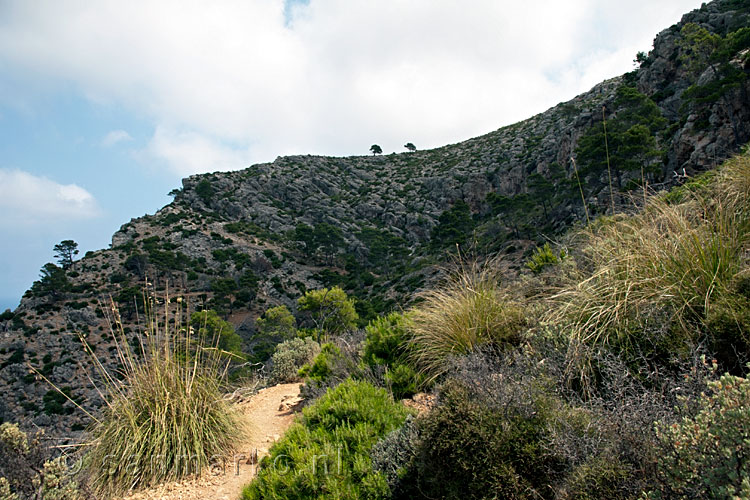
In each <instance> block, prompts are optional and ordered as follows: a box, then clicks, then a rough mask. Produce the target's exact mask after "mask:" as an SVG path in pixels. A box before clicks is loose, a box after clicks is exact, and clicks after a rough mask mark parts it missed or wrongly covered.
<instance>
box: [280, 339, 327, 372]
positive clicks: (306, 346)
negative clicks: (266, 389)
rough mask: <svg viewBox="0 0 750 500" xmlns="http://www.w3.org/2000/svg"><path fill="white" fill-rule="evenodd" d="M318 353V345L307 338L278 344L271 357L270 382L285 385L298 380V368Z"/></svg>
mask: <svg viewBox="0 0 750 500" xmlns="http://www.w3.org/2000/svg"><path fill="white" fill-rule="evenodd" d="M319 352H320V344H318V343H317V342H315V341H314V340H313V339H311V338H309V337H305V338H294V339H290V340H286V341H284V342H282V343H280V344H278V345H277V346H276V348H275V349H274V353H273V355H272V356H271V375H270V379H271V381H272V382H274V383H287V382H296V381H298V380H300V375H299V373H298V372H299V370H300V368H302V367H303V366H304V365H305V364H307V363H309V362H311V361H312V360H313V359H315V356H317V354H318V353H319Z"/></svg>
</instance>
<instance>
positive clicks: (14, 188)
mask: <svg viewBox="0 0 750 500" xmlns="http://www.w3.org/2000/svg"><path fill="white" fill-rule="evenodd" d="M700 3H701V2H700V0H659V1H654V0H629V1H628V2H622V1H616V0H565V1H560V0H526V1H518V0H513V1H508V0H469V1H467V0H378V1H372V0H213V1H208V0H205V1H201V0H187V1H186V0H179V1H178V0H174V1H170V0H131V1H127V2H123V1H122V0H114V1H111V0H97V1H96V2H92V1H89V0H34V1H29V0H18V1H14V0H0V235H1V237H0V310H3V309H5V308H6V307H10V308H14V307H16V306H17V304H18V301H19V300H20V297H21V295H22V294H23V292H24V291H25V290H26V289H28V288H29V287H30V286H31V284H32V282H33V281H34V280H35V279H38V277H39V269H40V268H41V267H42V266H43V265H44V264H45V263H46V262H52V261H54V257H53V250H52V248H53V247H54V245H55V244H57V243H59V242H60V241H62V240H65V239H73V240H75V241H76V242H78V244H79V248H80V250H81V255H83V253H85V252H86V251H88V250H97V249H101V248H107V247H108V246H109V244H110V242H111V236H112V234H113V233H114V232H115V231H117V229H118V228H119V227H120V226H121V225H122V224H124V223H126V222H128V221H129V220H130V219H131V218H133V217H140V216H142V215H144V214H146V213H154V212H155V211H157V210H158V209H159V208H161V207H163V206H164V205H166V204H167V203H169V202H170V201H171V198H170V197H169V196H168V195H167V193H169V191H171V190H172V189H174V188H176V187H180V185H181V184H180V183H181V179H182V178H184V177H186V176H188V175H192V174H196V173H203V172H214V171H220V170H223V171H225V170H237V169H241V168H245V167H248V166H250V165H252V164H254V163H260V162H268V161H273V160H274V159H275V158H276V157H278V156H283V155H289V154H324V155H334V156H348V155H360V154H362V155H366V154H369V148H370V145H372V144H379V145H380V146H381V147H382V149H383V151H384V152H385V153H386V154H387V153H390V152H392V151H395V152H401V151H404V148H403V144H405V143H406V142H412V143H414V144H415V145H416V146H417V147H418V148H419V149H428V148H433V147H438V146H441V145H445V144H451V143H456V142H459V141H462V140H465V139H468V138H471V137H475V136H477V135H481V134H484V133H487V132H490V131H492V130H495V129H497V128H499V127H501V126H504V125H509V124H512V123H515V122H517V121H519V120H522V119H524V118H528V117H530V116H533V115H534V114H536V113H540V112H542V111H544V110H546V109H548V108H550V107H552V106H554V105H556V104H558V103H559V102H563V101H567V100H569V99H572V98H573V97H575V96H576V95H578V94H580V93H582V92H585V91H587V90H589V89H590V88H591V87H592V86H594V85H595V84H597V83H598V82H600V81H602V80H604V79H607V78H611V77H614V76H617V75H620V74H622V73H625V72H627V71H630V70H632V69H633V67H634V64H633V59H634V57H635V54H636V53H637V52H638V51H648V50H649V49H650V48H651V47H652V42H653V38H654V36H655V35H656V34H657V33H658V32H659V31H661V30H662V29H665V28H667V27H669V26H671V25H672V24H674V23H676V22H678V21H679V20H680V18H681V16H682V14H683V13H686V12H688V11H690V10H692V9H695V8H698V7H700Z"/></svg>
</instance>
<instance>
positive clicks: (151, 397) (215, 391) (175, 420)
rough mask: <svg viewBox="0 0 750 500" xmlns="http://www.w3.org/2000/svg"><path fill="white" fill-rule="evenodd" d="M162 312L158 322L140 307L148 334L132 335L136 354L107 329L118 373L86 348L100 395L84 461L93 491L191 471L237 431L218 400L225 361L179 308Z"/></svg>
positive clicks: (226, 446)
mask: <svg viewBox="0 0 750 500" xmlns="http://www.w3.org/2000/svg"><path fill="white" fill-rule="evenodd" d="M151 300H153V299H151ZM150 302H151V301H150ZM166 314H167V313H165V317H164V318H163V322H159V321H158V319H157V318H156V317H155V316H153V315H152V314H150V313H149V312H148V311H147V312H146V317H147V318H148V325H147V330H148V332H149V335H147V336H146V337H145V338H144V337H140V338H138V339H136V342H137V343H138V344H139V349H143V351H144V352H145V357H143V358H140V357H137V356H136V355H135V353H134V351H133V348H132V347H131V346H130V343H129V342H128V340H127V337H126V334H125V332H124V330H123V329H122V327H120V329H119V330H118V331H113V332H112V335H113V336H114V337H115V339H116V342H117V346H118V352H121V353H122V354H121V359H122V360H123V367H122V372H121V373H118V374H110V373H109V372H107V370H106V369H105V368H104V366H102V364H101V362H100V361H99V359H98V358H97V357H96V356H95V355H94V354H93V351H92V350H91V349H90V348H89V349H87V350H88V352H89V354H90V355H91V359H92V361H93V362H94V364H95V366H96V369H97V370H98V372H99V373H100V374H101V375H102V377H103V378H104V381H105V383H106V388H105V390H104V393H105V395H106V397H105V405H104V407H103V408H102V414H101V416H100V417H99V419H98V421H97V422H96V423H95V424H94V426H93V428H92V429H91V440H90V441H89V443H87V444H88V446H87V453H86V456H85V466H86V469H87V472H88V474H89V476H90V478H91V482H92V486H93V487H94V489H95V490H96V491H97V492H98V493H99V494H100V495H102V496H104V497H107V498H109V497H112V496H116V495H118V494H121V493H123V492H124V491H127V490H129V489H130V488H139V487H146V486H149V485H153V484H155V483H158V482H162V481H167V480H175V479H181V478H183V477H185V476H187V475H190V474H194V473H197V472H198V471H200V470H202V469H203V468H204V467H206V466H207V465H208V464H209V462H210V461H211V460H212V459H213V458H214V457H216V456H224V454H225V453H228V452H229V451H230V450H231V449H232V447H233V445H234V443H236V442H237V441H236V440H237V437H238V436H239V435H240V434H241V432H242V428H243V427H242V423H241V421H240V420H239V418H238V416H237V414H236V413H235V410H234V409H233V408H232V407H230V406H229V403H228V402H227V401H226V400H224V399H223V398H222V395H223V390H222V388H223V383H224V380H225V379H224V378H223V377H224V375H225V374H226V368H227V361H226V359H224V358H223V357H222V356H221V355H220V353H218V352H217V351H216V350H215V349H212V348H211V346H207V345H205V344H202V343H201V342H200V339H199V340H198V341H196V340H195V339H193V338H191V336H190V335H189V334H188V329H187V328H186V327H185V326H183V325H184V323H182V319H183V317H182V313H181V311H178V312H177V313H175V315H174V317H172V318H170V317H166ZM170 320H171V321H170ZM113 323H114V322H113ZM172 323H174V327H170V326H169V325H171V324H172ZM116 324H118V325H121V323H120V322H119V320H118V321H117V322H116ZM119 378H122V380H119Z"/></svg>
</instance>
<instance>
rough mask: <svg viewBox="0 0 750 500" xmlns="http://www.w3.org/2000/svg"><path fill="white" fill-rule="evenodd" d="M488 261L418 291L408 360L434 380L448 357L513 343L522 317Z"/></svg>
mask: <svg viewBox="0 0 750 500" xmlns="http://www.w3.org/2000/svg"><path fill="white" fill-rule="evenodd" d="M490 266H491V264H489V265H484V266H481V265H479V264H476V263H472V264H465V265H462V267H461V268H460V269H459V270H458V271H456V272H453V273H452V274H451V275H450V276H449V277H448V279H447V280H446V282H445V283H444V284H443V285H442V286H440V287H438V288H435V289H432V290H428V291H426V292H424V293H422V294H421V295H420V297H421V298H422V302H421V303H420V304H419V305H418V306H416V307H415V308H414V309H413V310H412V312H411V313H410V316H409V317H410V321H409V329H410V330H411V340H410V342H411V351H410V354H409V360H410V361H411V362H412V363H414V365H415V366H416V367H418V369H419V371H420V372H421V373H422V374H423V375H424V376H426V377H427V380H428V381H429V380H434V379H436V378H437V377H439V376H440V375H442V374H443V373H445V371H446V370H447V369H448V368H449V361H450V358H451V356H455V355H460V354H466V353H469V352H471V351H473V350H474V349H476V348H477V347H479V346H482V345H483V344H488V343H489V344H494V345H497V346H499V347H502V348H505V347H509V346H514V345H517V344H518V343H519V341H520V339H521V336H522V333H523V331H524V328H525V326H526V323H527V320H526V316H525V313H524V309H523V307H522V306H521V304H520V303H519V302H518V301H517V300H516V299H514V298H513V297H511V296H510V295H509V294H508V292H507V291H505V290H503V289H501V288H500V287H499V286H498V283H497V276H496V275H495V271H494V270H493V268H491V267H490Z"/></svg>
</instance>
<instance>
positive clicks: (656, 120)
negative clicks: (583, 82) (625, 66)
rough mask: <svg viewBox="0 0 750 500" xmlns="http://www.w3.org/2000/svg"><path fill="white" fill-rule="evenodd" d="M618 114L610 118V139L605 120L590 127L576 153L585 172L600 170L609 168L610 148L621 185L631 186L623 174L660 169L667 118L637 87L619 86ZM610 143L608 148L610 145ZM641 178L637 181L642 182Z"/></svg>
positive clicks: (616, 101) (617, 178) (644, 173)
mask: <svg viewBox="0 0 750 500" xmlns="http://www.w3.org/2000/svg"><path fill="white" fill-rule="evenodd" d="M614 105H615V114H614V117H611V118H610V119H608V120H607V124H606V142H605V129H604V126H603V124H599V125H596V126H594V127H592V128H591V129H589V130H588V131H587V132H586V133H585V134H584V135H583V137H581V139H580V140H579V141H578V145H577V147H576V156H577V158H578V161H579V163H580V165H581V174H582V175H587V174H590V173H594V174H597V175H598V174H599V173H601V172H604V171H606V170H607V154H606V153H607V150H608V151H609V160H610V165H611V167H612V170H613V172H614V174H615V178H616V180H617V187H619V188H621V189H622V188H625V187H627V186H626V185H625V183H624V182H623V176H624V174H625V173H627V172H636V171H639V172H641V175H639V176H638V177H642V176H645V175H646V174H649V173H658V171H659V169H658V165H657V164H658V160H659V158H660V156H661V154H662V151H661V149H659V143H658V141H657V137H658V134H659V133H660V132H661V131H662V130H663V129H664V128H665V127H666V125H667V120H666V119H665V118H664V117H662V115H661V110H660V109H659V107H658V106H657V105H656V103H654V102H653V101H652V100H651V99H649V98H648V97H647V96H645V95H644V94H642V93H640V92H639V91H638V90H637V89H636V88H635V87H628V86H625V85H623V86H621V87H619V88H618V89H617V97H616V99H615V103H614ZM607 147H608V149H607ZM640 181H641V179H638V181H637V182H636V183H635V184H634V185H636V186H637V185H639V184H640Z"/></svg>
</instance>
